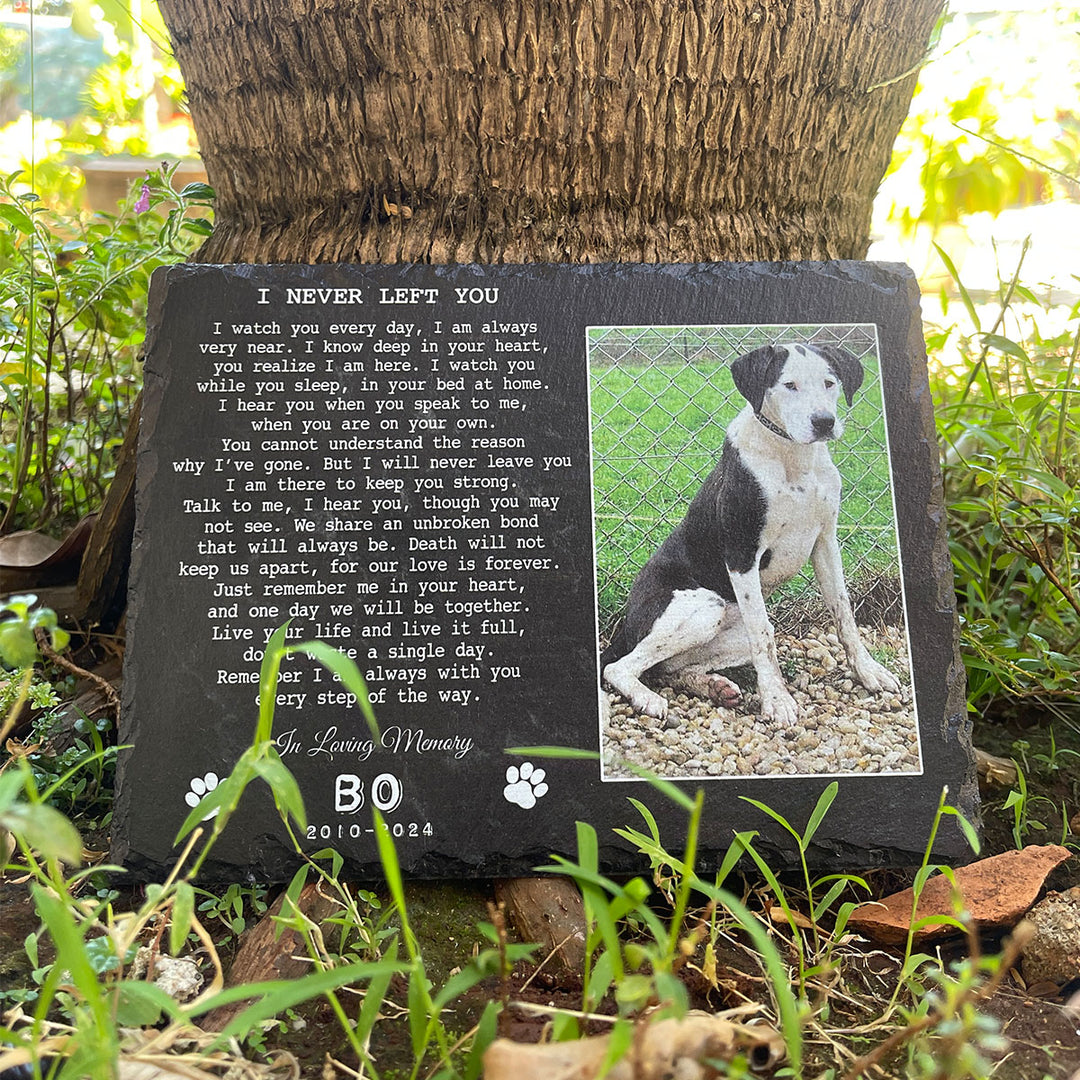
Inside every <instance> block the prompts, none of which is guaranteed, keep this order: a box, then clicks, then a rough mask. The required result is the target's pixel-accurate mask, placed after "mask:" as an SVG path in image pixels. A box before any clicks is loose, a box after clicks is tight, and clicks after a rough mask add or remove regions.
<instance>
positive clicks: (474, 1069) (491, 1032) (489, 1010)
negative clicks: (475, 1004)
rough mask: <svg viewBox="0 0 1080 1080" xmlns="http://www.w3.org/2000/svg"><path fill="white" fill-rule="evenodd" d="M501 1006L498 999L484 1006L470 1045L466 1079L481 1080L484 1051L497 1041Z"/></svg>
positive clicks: (466, 1062) (466, 1064)
mask: <svg viewBox="0 0 1080 1080" xmlns="http://www.w3.org/2000/svg"><path fill="white" fill-rule="evenodd" d="M501 1008H502V1006H501V1004H500V1002H498V1001H489V1002H488V1003H487V1005H485V1006H484V1011H483V1013H482V1014H481V1016H480V1022H479V1023H478V1024H477V1025H476V1034H475V1035H474V1036H473V1041H472V1046H470V1047H469V1056H468V1057H467V1058H466V1059H465V1080H479V1076H480V1070H481V1068H482V1067H483V1064H484V1052H485V1051H486V1050H487V1048H488V1047H489V1046H490V1045H491V1044H492V1043H493V1042H494V1041H495V1037H496V1036H497V1035H498V1033H499V1032H498V1024H499V1011H500V1009H501Z"/></svg>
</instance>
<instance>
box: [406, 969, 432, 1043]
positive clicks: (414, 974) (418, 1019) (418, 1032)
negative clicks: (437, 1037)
mask: <svg viewBox="0 0 1080 1080" xmlns="http://www.w3.org/2000/svg"><path fill="white" fill-rule="evenodd" d="M426 999H427V986H426V985H425V979H424V972H423V969H422V968H420V967H419V966H414V967H413V968H412V970H411V971H410V972H409V990H408V995H407V1001H408V1006H409V1037H410V1038H411V1039H412V1051H413V1056H414V1057H415V1058H419V1057H420V1056H421V1054H422V1053H423V1051H424V1043H425V1042H426V1041H427V1029H428V1020H429V1019H430V1018H429V1017H428V1013H427V1004H426Z"/></svg>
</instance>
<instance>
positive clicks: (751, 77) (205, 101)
mask: <svg viewBox="0 0 1080 1080" xmlns="http://www.w3.org/2000/svg"><path fill="white" fill-rule="evenodd" d="M161 6H162V10H163V13H164V15H165V18H166V20H167V22H168V24H169V28H170V32H171V34H172V38H173V43H174V48H175V52H176V56H177V59H178V60H179V62H180V65H181V68H182V70H183V72H184V77H185V81H186V84H187V90H188V96H189V101H190V106H191V114H192V118H193V120H194V123H195V127H196V130H197V132H198V135H199V141H200V145H201V147H202V154H203V158H204V161H205V163H206V167H207V173H208V176H209V180H210V183H211V184H212V185H213V187H214V188H215V189H216V191H217V193H218V203H217V215H218V217H217V222H218V223H217V227H216V228H215V232H214V235H213V237H212V238H211V239H210V240H209V241H208V243H207V244H206V246H205V248H204V250H203V252H202V254H201V258H202V259H203V260H205V261H212V262H235V261H248V262H278V261H299V262H327V261H359V262H395V261H430V262H437V263H442V262H468V261H478V262H518V261H533V260H546V261H604V260H615V261H634V262H656V261H667V262H679V261H711V260H732V259H739V260H741V259H765V260H772V259H831V258H861V257H862V256H863V255H865V253H866V249H867V246H868V242H869V238H868V234H869V223H870V209H871V203H872V200H873V197H874V193H875V191H876V190H877V187H878V184H879V183H880V181H881V178H882V176H883V174H884V172H885V169H886V167H887V165H888V162H889V155H890V151H891V147H892V143H893V140H894V138H895V136H896V133H897V131H898V129H899V126H900V124H901V122H902V121H903V118H904V115H905V113H906V111H907V107H908V104H909V101H910V97H911V94H912V91H913V89H914V84H915V78H916V74H915V72H916V69H917V67H918V65H919V63H920V62H921V59H922V57H923V55H924V52H925V49H926V46H927V40H928V38H929V36H930V33H931V30H932V28H933V26H934V22H935V20H936V19H937V18H938V16H939V14H940V11H941V7H942V2H941V0H905V2H904V3H901V4H897V3H895V0H784V2H781V0H776V2H771V3H767V2H766V0H667V2H665V0H551V2H543V0H531V2H520V3H511V2H507V0H396V2H389V3H387V2H379V0H319V2H317V3H312V0H229V2H227V3H206V0H162V4H161Z"/></svg>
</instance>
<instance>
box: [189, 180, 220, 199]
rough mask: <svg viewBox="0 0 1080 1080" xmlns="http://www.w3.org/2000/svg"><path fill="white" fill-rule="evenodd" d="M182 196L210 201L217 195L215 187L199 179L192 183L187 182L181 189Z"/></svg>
mask: <svg viewBox="0 0 1080 1080" xmlns="http://www.w3.org/2000/svg"><path fill="white" fill-rule="evenodd" d="M180 197H181V198H182V199H199V200H206V201H210V200H212V199H213V198H214V197H215V195H214V189H213V188H212V187H211V186H210V185H209V184H204V183H201V182H200V181H198V180H194V181H192V182H191V183H190V184H185V185H184V186H183V187H182V188H181V189H180Z"/></svg>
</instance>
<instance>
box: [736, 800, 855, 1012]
mask: <svg viewBox="0 0 1080 1080" xmlns="http://www.w3.org/2000/svg"><path fill="white" fill-rule="evenodd" d="M838 791H839V785H838V784H837V782H836V781H835V780H834V781H833V782H832V783H830V784H829V785H828V786H827V787H826V788H825V790H824V791H822V793H821V795H820V796H818V800H817V803H816V804H815V806H814V809H813V810H812V811H811V813H810V817H809V818H808V820H807V823H806V827H805V828H804V829H803V831H802V832H801V833H800V832H799V830H798V829H796V828H795V827H794V826H793V825H792V824H791V823H790V822H789V821H788V820H787V819H786V818H785V817H784V816H783V815H782V814H780V813H778V812H777V811H776V810H773V809H772V807H770V806H767V805H766V804H765V803H763V802H760V801H759V800H757V799H751V798H749V797H748V796H745V795H744V796H741V798H742V799H743V800H744V801H745V802H748V803H750V805H751V806H755V807H757V809H758V810H760V811H761V812H762V813H764V814H767V815H768V816H769V817H771V818H772V819H773V820H774V821H776V822H778V823H779V824H780V825H782V826H783V827H784V829H785V830H786V831H787V832H788V833H790V834H791V836H792V837H793V838H794V840H795V844H796V847H797V848H798V852H799V863H800V866H801V868H802V876H803V884H804V886H805V889H806V904H807V907H808V908H809V910H810V914H809V929H810V932H811V936H812V951H811V953H810V956H811V961H812V964H813V965H814V966H812V967H810V968H808V967H807V965H806V960H807V950H806V946H805V942H804V940H803V928H802V925H801V923H803V922H805V920H800V919H799V918H798V917H797V915H796V913H795V911H794V909H793V907H792V905H791V903H790V902H789V900H788V898H787V895H786V893H785V891H784V888H783V886H782V885H781V883H780V880H779V878H778V877H777V876H776V874H775V873H774V872H773V871H772V869H771V868H770V867H769V864H768V863H767V862H766V861H765V859H764V858H763V857H762V856H761V854H760V853H759V852H758V851H757V849H756V848H755V847H754V843H753V842H754V839H755V838H756V837H757V835H758V834H757V833H756V832H740V833H736V834H735V842H734V843H733V844H732V847H731V850H730V851H729V852H728V857H727V858H726V859H725V860H724V863H723V864H722V866H721V869H720V874H721V875H722V876H723V877H726V876H727V874H728V873H729V872H730V870H731V868H732V867H733V866H734V864H735V862H736V861H737V860H738V857H739V855H741V854H742V853H743V852H745V853H746V854H748V855H749V856H750V858H751V859H752V860H753V861H754V864H755V865H756V866H757V868H758V870H759V871H761V873H762V875H763V876H764V878H765V880H766V881H767V882H768V885H769V888H770V889H771V890H772V892H773V895H774V896H775V897H776V899H777V902H778V903H779V904H780V907H781V910H782V911H783V912H784V917H785V919H786V920H787V923H788V926H789V927H790V929H791V940H792V943H793V944H794V946H795V950H796V953H797V955H798V960H799V986H800V988H801V989H802V992H803V993H804V994H805V993H806V987H807V982H808V980H809V979H810V978H811V977H813V976H815V975H818V974H821V973H822V972H826V971H828V969H829V968H830V967H831V965H832V953H833V947H834V945H835V943H836V942H837V941H838V940H839V939H840V938H841V937H842V935H843V933H844V930H845V928H846V926H847V921H848V919H849V918H850V917H851V913H852V911H854V910H855V908H856V906H857V905H856V904H855V903H854V902H852V901H850V900H848V901H845V902H844V903H843V904H841V905H840V907H839V909H838V910H837V913H836V916H835V919H834V925H833V931H832V933H831V934H825V933H824V932H823V931H822V929H821V920H822V919H823V918H824V916H825V915H826V914H827V913H828V912H829V910H830V909H831V908H832V906H833V904H834V903H836V901H837V900H838V899H839V898H840V897H841V896H842V895H843V893H844V891H845V890H846V889H849V888H851V887H852V886H857V887H859V888H861V889H864V890H865V891H867V892H869V891H870V886H869V885H867V883H866V882H865V881H864V880H863V879H862V878H861V877H858V876H857V875H855V874H828V875H826V876H824V877H821V878H818V879H817V880H811V877H810V870H809V867H808V865H807V861H806V853H807V850H808V849H809V847H810V843H811V841H812V840H813V838H814V835H815V833H816V832H817V830H818V828H819V827H820V825H821V822H822V821H823V819H824V817H825V815H826V814H827V813H828V811H829V807H830V806H832V804H833V800H834V799H835V798H836V795H837V792H838ZM721 880H722V878H721ZM826 885H827V886H828V889H827V890H826V892H825V894H824V895H823V896H822V895H821V894H820V889H821V888H822V887H823V886H826ZM815 896H818V897H820V898H819V899H817V900H815ZM823 939H824V941H825V943H826V944H825V945H824V947H823V944H822V942H823Z"/></svg>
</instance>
